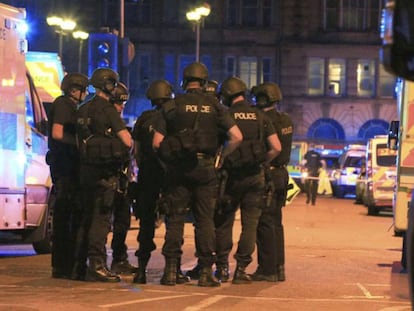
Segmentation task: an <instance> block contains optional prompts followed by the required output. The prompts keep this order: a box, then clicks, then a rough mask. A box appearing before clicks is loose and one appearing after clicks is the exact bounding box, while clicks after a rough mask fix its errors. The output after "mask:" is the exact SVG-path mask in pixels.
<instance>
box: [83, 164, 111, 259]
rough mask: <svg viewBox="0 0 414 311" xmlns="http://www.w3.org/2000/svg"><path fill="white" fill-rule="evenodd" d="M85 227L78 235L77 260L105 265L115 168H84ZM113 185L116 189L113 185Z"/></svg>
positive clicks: (85, 166) (86, 166) (88, 166)
mask: <svg viewBox="0 0 414 311" xmlns="http://www.w3.org/2000/svg"><path fill="white" fill-rule="evenodd" d="M80 178H81V195H82V208H83V213H82V224H81V228H80V230H79V233H78V239H77V245H76V257H77V258H76V259H77V263H78V264H79V265H85V264H86V259H87V258H88V259H89V262H90V263H91V262H93V263H94V264H97V263H99V264H104V265H106V258H107V256H106V247H105V245H106V241H107V236H108V233H109V232H110V230H111V220H112V212H113V202H114V195H115V193H116V188H115V186H114V184H115V183H116V182H117V181H118V171H117V170H116V169H110V168H102V167H95V166H92V165H84V166H82V167H81V176H80ZM110 185H113V186H110Z"/></svg>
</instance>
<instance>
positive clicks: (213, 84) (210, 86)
mask: <svg viewBox="0 0 414 311" xmlns="http://www.w3.org/2000/svg"><path fill="white" fill-rule="evenodd" d="M217 89H218V82H217V81H216V80H208V81H207V85H206V93H208V94H213V95H215V94H217Z"/></svg>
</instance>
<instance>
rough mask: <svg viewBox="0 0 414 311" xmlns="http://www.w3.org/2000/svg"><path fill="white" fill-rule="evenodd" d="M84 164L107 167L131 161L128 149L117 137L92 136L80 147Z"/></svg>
mask: <svg viewBox="0 0 414 311" xmlns="http://www.w3.org/2000/svg"><path fill="white" fill-rule="evenodd" d="M79 149H80V155H81V160H82V163H84V164H90V165H106V164H111V163H123V162H124V161H126V160H128V159H129V152H128V148H127V147H126V146H125V145H124V144H123V143H122V141H121V140H120V139H119V138H117V137H105V136H91V137H89V138H87V139H85V140H83V141H82V142H81V144H80V146H79Z"/></svg>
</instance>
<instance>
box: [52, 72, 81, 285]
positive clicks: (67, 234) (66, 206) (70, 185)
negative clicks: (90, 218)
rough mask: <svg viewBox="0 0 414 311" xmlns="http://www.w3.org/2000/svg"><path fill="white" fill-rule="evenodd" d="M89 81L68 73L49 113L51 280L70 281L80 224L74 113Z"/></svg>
mask: <svg viewBox="0 0 414 311" xmlns="http://www.w3.org/2000/svg"><path fill="white" fill-rule="evenodd" d="M88 82H89V79H88V77H87V76H85V75H84V74H81V73H76V72H75V73H68V74H67V75H66V76H65V77H64V78H63V80H62V82H61V85H60V87H61V90H62V92H63V95H61V96H59V97H57V98H56V99H55V101H54V102H53V103H52V106H51V108H50V113H49V130H48V133H49V139H48V145H49V151H48V153H47V155H46V162H47V163H48V164H49V166H50V175H51V178H52V183H53V186H52V191H51V195H50V198H49V206H50V207H51V208H52V209H53V233H52V277H54V278H71V275H72V269H73V265H74V251H75V240H76V232H77V230H78V227H79V221H80V211H81V207H80V201H79V195H78V192H79V189H78V187H79V153H78V149H77V145H76V111H77V108H78V105H79V104H80V103H81V102H82V101H83V100H84V99H85V97H86V94H87V89H86V88H87V86H88Z"/></svg>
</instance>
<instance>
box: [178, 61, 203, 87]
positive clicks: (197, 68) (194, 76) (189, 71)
mask: <svg viewBox="0 0 414 311" xmlns="http://www.w3.org/2000/svg"><path fill="white" fill-rule="evenodd" d="M207 79H208V69H207V67H206V66H205V65H204V64H203V63H191V64H190V65H188V66H187V67H185V68H184V71H183V82H182V87H183V89H185V88H186V87H187V84H188V82H191V81H199V82H200V84H201V85H204V84H205V83H206V82H207Z"/></svg>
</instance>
